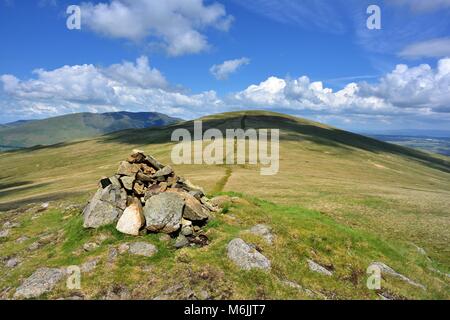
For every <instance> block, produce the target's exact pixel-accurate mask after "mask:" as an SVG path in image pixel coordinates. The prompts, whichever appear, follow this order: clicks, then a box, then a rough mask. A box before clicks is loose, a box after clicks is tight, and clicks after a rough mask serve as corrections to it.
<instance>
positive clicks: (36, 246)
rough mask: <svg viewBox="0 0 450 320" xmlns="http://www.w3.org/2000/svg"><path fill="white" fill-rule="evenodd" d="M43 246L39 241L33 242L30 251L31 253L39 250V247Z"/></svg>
mask: <svg viewBox="0 0 450 320" xmlns="http://www.w3.org/2000/svg"><path fill="white" fill-rule="evenodd" d="M40 246H41V244H40V243H39V241H36V242H33V243H32V244H31V245H30V246H29V247H28V250H30V251H35V250H37V249H39V247H40Z"/></svg>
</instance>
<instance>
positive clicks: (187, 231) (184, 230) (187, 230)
mask: <svg viewBox="0 0 450 320" xmlns="http://www.w3.org/2000/svg"><path fill="white" fill-rule="evenodd" d="M181 234H182V235H183V236H191V235H193V234H194V229H193V228H192V226H182V227H181Z"/></svg>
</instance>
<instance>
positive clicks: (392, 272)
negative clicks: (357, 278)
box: [371, 262, 426, 290]
mask: <svg viewBox="0 0 450 320" xmlns="http://www.w3.org/2000/svg"><path fill="white" fill-rule="evenodd" d="M371 265H372V266H377V267H378V268H380V270H381V272H382V273H384V274H387V275H390V276H392V277H396V278H399V279H400V280H402V281H405V282H406V283H408V284H410V285H412V286H414V287H418V288H421V289H424V290H426V288H425V286H424V285H422V284H420V283H417V282H414V281H412V280H411V279H409V278H408V277H406V276H404V275H402V274H400V273H398V272H397V271H395V270H394V269H392V268H391V267H389V266H388V265H386V264H384V263H382V262H374V263H372V264H371Z"/></svg>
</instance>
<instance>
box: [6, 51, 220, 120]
mask: <svg viewBox="0 0 450 320" xmlns="http://www.w3.org/2000/svg"><path fill="white" fill-rule="evenodd" d="M34 74H35V75H36V78H35V79H29V80H23V81H22V80H20V79H17V78H16V77H15V76H13V75H2V76H0V82H2V83H3V91H4V93H5V94H6V95H7V96H8V97H9V99H13V100H14V103H8V104H5V103H3V104H2V105H1V106H0V110H1V112H2V113H3V114H11V113H15V114H18V115H21V116H23V117H25V118H33V117H35V116H37V115H47V116H52V115H58V114H64V113H68V112H83V111H89V112H106V111H118V110H128V111H159V112H163V113H166V114H169V115H173V116H179V117H183V118H188V117H195V116H198V115H201V114H204V113H205V111H206V110H211V109H212V110H215V109H216V108H217V107H218V106H221V104H222V101H221V100H220V99H219V98H218V97H217V95H216V93H215V92H214V91H206V92H202V93H200V94H192V95H188V94H185V93H182V92H179V91H177V90H174V89H172V88H171V87H170V85H169V84H168V83H167V81H166V79H165V78H164V76H163V75H162V74H161V73H160V72H159V71H158V70H156V69H154V68H151V67H150V65H149V62H148V59H147V58H146V57H140V58H138V59H137V61H136V63H131V62H127V61H125V62H123V63H122V64H114V65H111V66H109V67H106V68H101V67H96V66H94V65H75V66H64V67H61V68H58V69H55V70H50V71H47V70H42V69H39V70H36V71H34ZM12 106H14V107H12Z"/></svg>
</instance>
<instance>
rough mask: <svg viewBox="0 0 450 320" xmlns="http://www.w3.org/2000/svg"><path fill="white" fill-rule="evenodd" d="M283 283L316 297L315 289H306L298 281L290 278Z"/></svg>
mask: <svg viewBox="0 0 450 320" xmlns="http://www.w3.org/2000/svg"><path fill="white" fill-rule="evenodd" d="M282 283H283V284H284V285H285V286H286V287H290V288H292V289H295V290H298V291H300V292H303V293H305V294H306V295H308V296H309V297H314V296H316V294H314V292H313V291H311V290H309V289H305V288H303V287H302V286H301V285H299V284H298V283H296V282H293V281H289V280H284V281H282Z"/></svg>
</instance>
